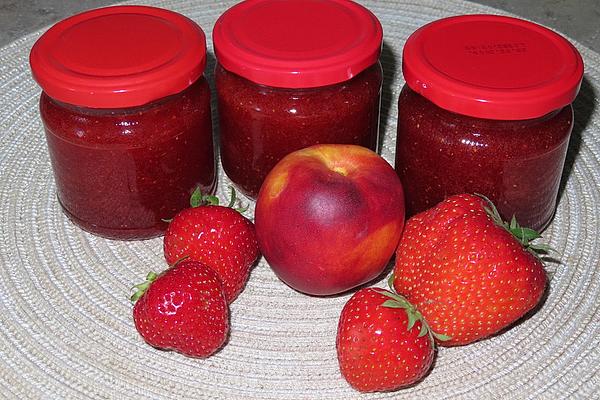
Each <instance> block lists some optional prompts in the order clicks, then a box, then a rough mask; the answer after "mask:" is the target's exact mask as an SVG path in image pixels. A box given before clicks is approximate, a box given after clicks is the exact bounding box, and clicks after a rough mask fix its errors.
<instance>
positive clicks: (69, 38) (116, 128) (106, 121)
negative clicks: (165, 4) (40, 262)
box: [30, 6, 215, 239]
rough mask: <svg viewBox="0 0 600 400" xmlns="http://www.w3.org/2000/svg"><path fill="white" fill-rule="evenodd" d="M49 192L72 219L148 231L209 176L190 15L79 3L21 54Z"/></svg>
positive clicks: (203, 90)
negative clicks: (39, 126)
mask: <svg viewBox="0 0 600 400" xmlns="http://www.w3.org/2000/svg"><path fill="white" fill-rule="evenodd" d="M30 63H31V69H32V72H33V76H34V78H35V79H36V81H37V82H38V83H39V85H40V86H41V87H42V89H43V92H42V95H41V99H40V113H41V117H42V121H43V125H44V129H45V133H46V139H47V144H48V151H49V154H50V160H51V163H52V167H53V170H54V177H55V182H56V187H57V194H58V200H59V202H60V204H61V206H62V209H63V210H64V212H65V214H66V215H67V216H68V217H69V218H70V219H71V220H72V221H73V222H74V223H76V224H77V225H79V226H80V227H81V228H83V229H85V230H86V231H89V232H91V233H93V234H96V235H99V236H104V237H108V238H113V239H145V238H151V237H155V236H159V235H161V234H162V233H163V231H164V230H165V228H166V225H167V223H166V222H165V220H168V219H170V218H172V217H173V216H174V215H175V214H176V213H177V212H178V211H180V210H181V209H183V208H185V207H186V206H188V205H189V197H190V194H191V193H192V192H193V190H194V188H195V187H197V186H200V187H201V188H202V190H203V191H204V192H211V191H213V190H214V186H215V158H214V151H213V137H212V124H211V112H210V91H209V87H208V84H207V82H206V80H205V78H204V77H203V72H204V68H205V65H206V40H205V36H204V33H203V32H202V30H201V28H200V27H199V26H198V25H197V24H195V23H194V22H193V21H191V20H190V19H188V18H186V17H184V16H182V15H180V14H177V13H174V12H171V11H167V10H163V9H159V8H153V7H143V6H119V7H107V8H101V9H97V10H92V11H89V12H85V13H82V14H79V15H76V16H73V17H70V18H68V19H66V20H64V21H61V22H59V23H58V24H56V25H54V26H53V27H52V28H50V29H49V30H48V31H47V32H46V33H45V34H44V35H42V36H41V37H40V39H39V40H38V41H37V42H36V44H35V45H34V47H33V48H32V50H31V55H30Z"/></svg>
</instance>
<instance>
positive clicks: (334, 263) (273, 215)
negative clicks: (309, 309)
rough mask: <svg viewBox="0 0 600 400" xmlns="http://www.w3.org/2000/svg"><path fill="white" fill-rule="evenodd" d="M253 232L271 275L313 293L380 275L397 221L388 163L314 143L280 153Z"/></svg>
mask: <svg viewBox="0 0 600 400" xmlns="http://www.w3.org/2000/svg"><path fill="white" fill-rule="evenodd" d="M255 224H256V233H257V238H258V242H259V246H260V249H261V251H262V254H263V255H264V256H265V258H266V260H267V262H268V263H269V265H270V266H271V268H272V269H273V271H274V272H275V273H276V274H277V276H278V277H279V278H280V279H281V280H283V281H284V282H285V283H287V284H288V285H289V286H291V287H292V288H294V289H296V290H298V291H301V292H304V293H308V294H313V295H329V294H335V293H340V292H344V291H346V290H349V289H351V288H353V287H356V286H358V285H361V284H363V283H366V282H368V281H370V280H372V279H373V278H375V277H377V276H378V275H380V274H381V272H382V271H383V270H384V269H385V267H386V265H387V263H388V262H389V261H390V259H391V257H392V255H393V253H394V250H395V249H396V246H397V245H398V242H399V240H400V235H401V233H402V229H403V227H404V193H403V189H402V184H401V183H400V179H399V178H398V176H397V175H396V173H395V172H394V169H393V168H392V167H391V166H390V165H389V164H388V163H387V161H385V160H384V159H383V158H382V157H380V156H379V155H377V154H376V153H374V152H373V151H371V150H369V149H367V148H364V147H360V146H354V145H341V144H331V145H315V146H311V147H308V148H305V149H302V150H298V151H295V152H293V153H291V154H289V155H287V156H286V157H284V158H283V159H282V160H281V161H279V163H278V164H277V165H276V166H275V167H274V168H273V169H272V170H271V172H270V173H269V174H268V175H267V178H266V179H265V181H264V183H263V185H262V187H261V189H260V192H259V194H258V199H257V202H256V212H255Z"/></svg>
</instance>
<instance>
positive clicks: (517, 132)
mask: <svg viewBox="0 0 600 400" xmlns="http://www.w3.org/2000/svg"><path fill="white" fill-rule="evenodd" d="M402 70H403V74H404V78H405V80H406V84H405V86H404V88H403V89H402V91H401V93H400V97H399V101H398V127H397V129H398V131H397V140H396V161H395V168H396V172H397V173H398V175H399V176H400V179H401V180H402V183H403V184H404V188H405V195H406V204H407V213H408V215H409V216H410V215H413V214H416V213H418V212H421V211H423V210H425V209H427V208H430V207H432V206H434V205H435V204H437V203H438V202H440V201H442V200H443V199H444V198H446V197H447V196H450V195H454V194H459V193H478V194H482V195H485V196H486V197H488V198H489V199H490V200H492V201H493V202H494V204H496V206H497V208H498V210H499V212H500V214H501V215H502V216H503V217H504V218H506V219H510V218H512V216H513V215H514V216H515V217H516V219H517V221H518V222H519V223H520V224H521V225H524V226H529V227H532V228H534V229H537V230H541V229H543V228H545V227H546V226H547V224H548V223H549V222H550V220H551V218H552V216H553V214H554V210H555V207H556V199H557V194H558V189H559V184H560V179H561V175H562V170H563V165H564V162H565V157H566V152H567V147H568V143H569V137H570V134H571V130H572V128H573V109H572V107H571V102H572V101H573V100H574V98H575V97H576V95H577V93H578V91H579V88H580V85H581V80H582V75H583V61H582V58H581V56H580V54H579V53H578V51H577V50H576V49H575V47H573V46H572V45H571V44H570V43H569V42H568V41H567V40H566V39H564V38H563V37H562V36H560V35H558V34H556V33H554V32H553V31H551V30H549V29H547V28H544V27H542V26H539V25H537V24H534V23H531V22H527V21H523V20H520V19H516V18H510V17H503V16H496V15H467V16H456V17H449V18H445V19H442V20H438V21H434V22H432V23H430V24H428V25H425V26H423V27H421V28H420V29H418V30H417V31H415V32H414V33H413V34H412V35H411V36H410V37H409V38H408V40H407V42H406V44H405V47H404V50H403V60H402Z"/></svg>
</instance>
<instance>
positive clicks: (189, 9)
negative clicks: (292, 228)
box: [0, 0, 600, 400]
mask: <svg viewBox="0 0 600 400" xmlns="http://www.w3.org/2000/svg"><path fill="white" fill-rule="evenodd" d="M363 3H364V4H365V5H367V6H368V7H369V8H371V9H372V10H373V12H374V13H375V14H376V15H377V16H378V17H379V18H380V19H381V22H382V24H383V26H384V31H385V47H384V52H383V63H384V68H385V77H386V82H385V90H386V92H385V96H384V102H383V108H384V113H383V119H382V124H383V126H384V127H385V143H384V148H383V150H382V154H383V156H384V157H385V158H386V159H387V160H388V161H390V162H393V148H394V137H395V134H394V132H395V129H396V125H395V123H396V122H395V120H396V101H397V96H398V92H399V88H400V86H401V85H402V83H403V81H402V76H401V73H400V55H401V49H402V45H403V43H404V41H405V40H406V38H407V37H408V35H409V34H410V33H411V32H412V31H413V30H415V29H416V28H418V27H419V26H421V25H423V24H425V23H426V22H429V21H432V20H434V19H437V18H440V17H444V16H448V15H454V14H465V13H476V12H486V11H488V12H489V11H491V9H487V8H484V7H482V6H478V5H474V4H471V3H466V2H462V1H459V0H453V1H443V2H442V1H434V0H426V1H419V0H413V1H407V2H404V1H364V2H363ZM151 4H154V5H158V6H162V7H166V8H170V9H173V10H176V11H179V12H181V13H183V14H185V15H187V16H189V17H191V18H193V19H194V20H195V21H197V22H198V23H199V24H200V25H201V26H202V27H203V28H204V30H205V31H206V32H211V30H212V26H213V24H214V21H215V20H216V18H217V16H218V15H219V14H220V13H221V12H222V11H224V10H225V9H226V8H227V7H229V6H230V5H231V4H232V2H220V1H208V0H207V1H203V2H202V1H183V0H182V1H155V2H152V3H151ZM38 36H39V33H36V34H32V35H29V36H27V37H24V38H22V39H20V40H17V41H16V42H13V43H12V44H10V45H9V46H7V47H4V48H3V49H1V50H0V60H1V63H0V78H1V80H0V165H1V170H0V171H1V177H0V196H1V197H0V213H1V218H2V223H1V228H0V235H1V236H0V246H1V250H0V260H1V264H0V268H1V270H0V273H1V275H0V398H20V399H22V398H47V399H63V398H64V399H66V398H98V399H119V398H150V399H171V398H173V399H183V398H196V399H199V398H211V399H213V398H235V399H241V398H256V399H267V398H269V399H348V398H362V397H364V398H399V399H415V398H428V399H435V400H442V399H454V398H466V399H526V398H530V399H539V398H546V399H558V398H581V399H587V398H599V396H600V395H599V392H600V377H599V368H600V347H599V339H598V336H599V335H600V330H599V323H600V322H599V320H600V315H599V311H598V308H599V305H600V300H599V293H600V286H599V282H600V273H599V270H598V261H599V258H600V257H599V253H600V245H599V239H598V233H599V229H598V227H599V224H600V221H599V219H600V212H599V210H600V191H599V190H598V189H599V188H600V182H599V176H600V163H599V161H598V157H599V155H600V105H599V104H598V96H599V92H598V91H599V90H600V89H599V88H600V56H599V55H598V54H597V53H595V52H593V51H591V50H589V49H586V48H583V47H580V50H581V52H582V54H583V57H584V60H585V64H586V75H585V81H584V83H583V88H582V92H581V94H580V96H579V97H578V99H577V100H576V102H575V107H576V124H575V131H574V134H573V138H572V139H571V148H570V149H571V151H570V153H569V154H570V155H569V160H568V162H567V164H568V166H567V171H568V179H567V180H566V184H565V186H564V190H563V191H562V194H561V197H560V204H559V206H558V212H557V215H556V218H555V220H554V222H553V223H552V225H551V226H550V228H549V229H548V230H547V231H546V237H547V238H548V239H549V241H550V244H551V245H552V247H554V248H555V249H557V250H558V251H559V252H560V254H561V255H562V256H561V260H562V263H561V264H557V263H554V264H550V265H549V266H548V270H549V271H550V272H551V274H552V281H551V284H550V289H549V296H548V298H547V300H546V302H545V304H544V306H543V308H542V309H541V310H540V311H539V312H538V313H537V314H535V315H534V316H533V317H531V318H529V319H528V320H527V321H525V322H523V323H521V324H520V325H518V326H516V327H514V328H513V329H511V330H509V331H508V332H506V333H505V334H503V335H501V336H498V337H495V338H493V339H490V340H486V341H484V342H480V343H476V344H473V345H471V346H468V347H463V348H453V349H441V350H440V351H439V352H438V356H437V360H436V362H435V366H434V369H433V371H432V372H431V374H430V375H429V376H428V377H427V378H426V379H425V380H424V381H423V382H421V383H420V384H419V385H417V386H415V387H413V388H410V389H407V390H404V391H400V392H396V393H391V394H390V393H387V394H375V395H367V396H360V395H358V394H357V393H356V392H354V391H352V390H351V389H350V388H349V386H347V384H346V383H345V381H344V380H343V379H342V378H341V376H340V374H339V371H338V367H337V362H336V353H335V331H336V324H337V318H338V315H339V313H340V311H341V308H342V305H343V303H344V302H345V301H346V300H347V298H348V295H346V296H341V297H337V298H326V299H320V298H312V297H307V296H303V295H300V294H298V293H295V292H294V291H292V290H290V289H288V288H287V287H286V286H284V285H283V284H282V283H280V282H279V281H278V280H277V278H276V277H275V276H274V274H273V273H272V272H271V271H270V269H269V268H268V266H267V265H266V264H265V262H264V261H262V262H261V263H260V264H259V265H258V267H257V268H256V269H255V270H254V271H253V272H252V275H251V278H250V281H249V283H248V286H247V288H246V290H245V292H243V294H242V295H241V296H240V298H239V299H238V300H237V301H236V302H235V303H234V304H233V306H232V317H231V322H232V331H231V338H230V340H229V344H228V345H227V346H226V347H225V348H224V349H223V350H222V351H220V352H219V353H218V354H217V355H215V356H214V357H212V358H210V359H208V360H194V359H189V358H185V357H183V356H181V355H178V354H175V353H169V352H161V351H157V350H154V349H152V348H150V347H149V346H147V345H146V344H144V343H143V341H142V339H141V338H140V337H139V336H138V334H137V333H136V331H135V329H134V327H133V323H132V319H131V304H130V303H129V301H128V295H129V293H130V292H129V288H130V287H131V285H132V284H133V283H137V282H138V281H140V279H141V278H143V277H144V276H145V274H146V272H147V271H149V270H161V269H163V268H164V266H165V264H164V260H163V256H162V252H161V240H160V239H156V240H150V241H142V242H136V243H124V242H118V241H109V240H104V239H100V238H96V237H93V236H91V235H88V234H86V233H84V232H82V231H81V230H79V229H77V228H76V227H75V226H73V225H72V224H71V223H70V222H68V220H67V219H66V218H65V217H64V216H63V215H62V214H61V212H60V210H59V207H58V204H57V202H56V198H55V187H54V182H53V178H52V173H51V171H50V167H49V160H48V156H47V152H46V145H45V141H44V137H43V133H42V127H41V123H40V120H39V116H38V110H37V101H38V96H39V89H38V87H37V86H36V85H35V83H34V82H33V80H32V79H31V76H30V73H29V69H28V63H27V56H28V52H29V49H30V47H31V45H32V44H33V42H34V41H35V40H36V39H37V37H38ZM208 45H209V49H210V48H212V43H211V42H210V41H209V43H208ZM211 57H212V56H211ZM211 60H212V58H211ZM213 63H214V60H213V62H211V63H209V67H208V70H209V71H210V70H211V69H212V66H213ZM208 75H209V77H211V73H210V72H209V73H208ZM523 173H527V171H523ZM225 182H226V179H225V178H224V177H223V176H221V177H220V183H221V186H220V188H221V190H222V189H223V188H224V187H226V185H225V184H224V183H225ZM378 284H379V285H382V284H383V282H379V283H378Z"/></svg>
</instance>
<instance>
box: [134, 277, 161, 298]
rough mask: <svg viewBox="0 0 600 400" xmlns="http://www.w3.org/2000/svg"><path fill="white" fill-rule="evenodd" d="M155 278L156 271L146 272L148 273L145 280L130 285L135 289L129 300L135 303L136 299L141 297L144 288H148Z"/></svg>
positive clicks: (144, 290)
mask: <svg viewBox="0 0 600 400" xmlns="http://www.w3.org/2000/svg"><path fill="white" fill-rule="evenodd" d="M156 278H158V274H157V273H156V272H148V275H146V281H145V282H142V283H140V284H137V285H135V286H134V287H132V288H131V289H135V292H134V293H133V295H131V297H130V298H129V299H130V300H131V302H132V303H135V302H136V301H138V299H139V298H140V297H142V296H143V295H144V293H146V290H148V288H149V287H150V285H151V284H152V282H154V281H155V280H156Z"/></svg>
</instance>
